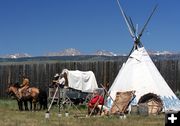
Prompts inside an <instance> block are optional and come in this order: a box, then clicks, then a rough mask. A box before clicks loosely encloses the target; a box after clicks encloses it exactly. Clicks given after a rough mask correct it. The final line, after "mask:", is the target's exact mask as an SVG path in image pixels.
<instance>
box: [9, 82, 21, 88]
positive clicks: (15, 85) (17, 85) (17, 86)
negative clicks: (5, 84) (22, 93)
mask: <svg viewBox="0 0 180 126" xmlns="http://www.w3.org/2000/svg"><path fill="white" fill-rule="evenodd" d="M11 86H14V87H16V88H20V84H19V82H16V83H14V84H11Z"/></svg>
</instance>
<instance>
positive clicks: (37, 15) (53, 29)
mask: <svg viewBox="0 0 180 126" xmlns="http://www.w3.org/2000/svg"><path fill="white" fill-rule="evenodd" d="M120 2H121V5H122V6H123V9H124V11H125V12H126V14H127V15H128V16H131V18H132V20H133V22H134V23H135V24H138V26H139V29H140V28H141V27H142V26H143V25H144V23H145V21H146V19H147V17H148V16H149V14H150V13H151V11H152V9H153V7H154V6H155V5H156V4H158V8H157V10H156V12H155V14H154V15H153V17H152V19H151V21H150V23H149V24H148V27H147V28H146V30H145V32H144V34H143V36H142V38H141V40H142V42H143V44H144V46H145V48H146V49H149V50H154V51H163V50H167V51H174V52H180V41H179V36H180V14H179V12H180V7H179V5H180V1H179V0H120ZM132 44H133V41H132V39H131V37H130V34H129V33H128V30H127V27H126V24H125V22H124V20H123V17H122V15H121V13H120V11H119V8H118V5H117V3H116V0H0V55H5V54H13V53H28V54H30V55H32V56H40V55H45V54H47V53H48V52H60V51H62V50H64V49H66V48H75V49H78V50H80V51H81V52H82V53H93V52H95V51H97V50H107V51H112V52H115V53H128V52H129V51H130V49H131V47H132Z"/></svg>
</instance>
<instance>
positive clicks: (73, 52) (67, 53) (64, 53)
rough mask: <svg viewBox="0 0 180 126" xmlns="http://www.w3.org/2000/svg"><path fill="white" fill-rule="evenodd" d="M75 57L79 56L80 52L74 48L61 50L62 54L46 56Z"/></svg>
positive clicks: (54, 53) (55, 53)
mask: <svg viewBox="0 0 180 126" xmlns="http://www.w3.org/2000/svg"><path fill="white" fill-rule="evenodd" d="M77 55H81V52H80V51H79V50H77V49H74V48H68V49H65V50H63V51H62V52H51V53H48V54H47V56H77Z"/></svg>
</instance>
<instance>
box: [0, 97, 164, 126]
mask: <svg viewBox="0 0 180 126" xmlns="http://www.w3.org/2000/svg"><path fill="white" fill-rule="evenodd" d="M17 108H18V107H17V103H16V101H15V100H2V99H1V100H0V126H164V123H165V122H164V115H163V114H162V115H156V116H153V115H151V116H139V115H127V118H126V119H120V118H119V117H117V116H116V117H115V116H108V117H107V116H102V117H85V114H86V109H85V108H81V109H80V110H81V113H82V115H84V116H82V118H77V117H74V115H75V113H79V112H78V111H77V110H76V109H71V110H69V116H68V117H65V116H64V112H62V117H58V108H57V107H53V108H52V109H51V111H50V118H49V119H45V113H46V111H37V112H30V111H22V112H20V111H19V110H18V109H17Z"/></svg>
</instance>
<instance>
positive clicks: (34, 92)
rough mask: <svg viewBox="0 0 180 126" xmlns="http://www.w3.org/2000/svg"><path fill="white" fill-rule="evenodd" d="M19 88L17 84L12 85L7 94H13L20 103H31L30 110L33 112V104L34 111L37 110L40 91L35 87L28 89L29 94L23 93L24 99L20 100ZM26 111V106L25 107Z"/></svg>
mask: <svg viewBox="0 0 180 126" xmlns="http://www.w3.org/2000/svg"><path fill="white" fill-rule="evenodd" d="M18 89H19V87H18V86H17V85H16V84H11V85H10V86H9V87H8V89H7V92H8V93H9V94H10V93H13V94H14V95H15V97H16V99H17V100H18V101H30V104H31V105H30V109H31V110H32V104H33V110H36V104H37V102H38V96H39V89H38V88H35V87H30V88H28V93H23V95H22V98H19V91H18ZM25 109H27V108H26V106H25Z"/></svg>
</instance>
